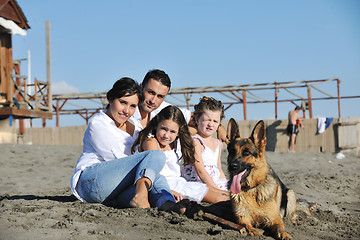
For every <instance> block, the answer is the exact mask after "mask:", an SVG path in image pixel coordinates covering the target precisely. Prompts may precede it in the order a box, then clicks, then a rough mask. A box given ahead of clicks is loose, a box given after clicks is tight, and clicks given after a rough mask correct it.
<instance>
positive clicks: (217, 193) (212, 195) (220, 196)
mask: <svg viewBox="0 0 360 240" xmlns="http://www.w3.org/2000/svg"><path fill="white" fill-rule="evenodd" d="M228 200H230V197H229V192H227V191H224V190H220V189H215V188H212V187H210V188H209V191H207V193H206V194H205V196H204V198H203V199H202V201H203V202H208V203H218V202H223V201H228Z"/></svg>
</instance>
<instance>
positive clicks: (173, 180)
mask: <svg viewBox="0 0 360 240" xmlns="http://www.w3.org/2000/svg"><path fill="white" fill-rule="evenodd" d="M177 145H178V146H180V143H179V144H177ZM179 150H180V149H179V148H178V149H177V151H176V150H175V149H174V150H170V151H165V152H164V154H165V156H166V163H165V166H164V168H163V169H162V170H161V172H160V174H161V175H163V176H165V177H166V180H167V181H168V183H169V186H170V189H171V190H174V191H176V192H178V193H180V194H181V195H182V197H183V198H184V199H189V200H192V201H195V202H197V203H200V202H201V201H202V199H203V198H204V196H205V194H206V193H207V191H208V190H209V189H208V187H207V186H206V184H204V183H201V182H188V181H186V179H185V178H183V177H181V171H180V169H181V167H180V160H181V151H179Z"/></svg>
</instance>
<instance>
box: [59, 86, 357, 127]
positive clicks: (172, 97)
mask: <svg viewBox="0 0 360 240" xmlns="http://www.w3.org/2000/svg"><path fill="white" fill-rule="evenodd" d="M332 83H335V85H334V86H333V88H334V90H333V92H336V94H334V93H332V94H330V93H328V92H325V91H324V90H323V88H322V87H321V86H320V85H330V84H332ZM327 87H328V86H327ZM294 89H303V90H305V91H303V92H305V94H302V95H301V94H299V93H296V92H295V91H294ZM314 90H315V91H317V92H318V93H320V94H321V97H313V93H312V91H314ZM255 92H259V93H257V94H255ZM264 92H270V96H271V97H269V98H266V97H264V94H263V93H264ZM280 93H281V94H280ZM283 93H287V95H285V94H283ZM209 94H211V95H210V96H213V94H219V98H218V99H220V100H221V101H222V102H223V104H224V106H225V110H227V109H229V108H230V107H232V106H235V105H237V104H241V105H242V106H243V119H244V120H247V119H248V118H247V105H248V104H256V103H273V104H274V112H275V116H274V119H275V120H276V119H278V104H279V103H283V102H291V103H293V104H294V105H297V104H296V102H298V103H301V104H300V105H301V107H302V108H303V112H304V114H303V115H304V116H305V112H306V111H307V112H308V117H306V118H310V119H312V118H313V110H312V105H313V101H317V100H336V101H337V109H338V117H339V118H341V102H340V100H341V99H349V98H360V96H340V80H339V79H324V80H309V81H306V80H301V81H296V82H271V83H259V84H256V83H255V84H244V85H227V86H219V87H214V86H207V87H197V88H196V87H186V88H176V89H172V90H171V91H170V93H169V94H168V96H167V97H166V101H167V102H169V103H171V104H174V105H176V106H178V107H186V108H188V109H189V108H190V107H192V106H193V105H194V104H196V103H197V102H198V99H199V97H202V96H204V95H209ZM284 96H287V97H284ZM79 100H82V101H84V100H89V101H93V102H96V103H97V107H96V106H95V107H91V108H88V107H82V106H80V105H79V104H74V101H79ZM53 101H54V102H56V105H55V106H53V107H54V114H56V126H57V127H59V126H60V115H69V114H79V115H80V116H81V117H82V118H84V119H85V121H86V124H87V123H88V120H89V119H90V118H91V117H92V116H93V115H94V114H95V113H97V112H98V111H99V110H100V109H102V108H104V107H105V106H106V104H107V101H106V92H97V93H81V94H62V95H54V96H53ZM194 101H196V102H195V103H194ZM69 105H72V106H75V108H73V107H72V108H69ZM92 106H94V104H92Z"/></svg>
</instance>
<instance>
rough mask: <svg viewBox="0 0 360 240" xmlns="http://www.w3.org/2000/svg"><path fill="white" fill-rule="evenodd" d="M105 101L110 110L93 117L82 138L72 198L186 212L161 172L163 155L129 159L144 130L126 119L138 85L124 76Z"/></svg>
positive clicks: (139, 155) (136, 99) (138, 96)
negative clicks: (138, 135) (81, 149)
mask: <svg viewBox="0 0 360 240" xmlns="http://www.w3.org/2000/svg"><path fill="white" fill-rule="evenodd" d="M106 97H107V100H108V102H109V104H108V106H107V108H106V109H105V110H102V111H100V112H99V113H97V114H96V115H95V116H94V117H93V118H92V119H91V121H90V123H89V125H88V127H87V129H86V132H85V134H84V140H83V143H84V146H83V153H82V154H81V156H80V158H79V159H78V161H77V164H76V168H75V171H74V174H73V176H72V178H71V190H72V192H73V194H74V195H75V196H76V197H77V198H78V199H79V200H81V201H83V202H89V203H102V204H104V205H107V206H112V207H120V208H123V207H135V208H149V207H158V208H159V209H160V210H165V211H176V212H179V213H183V212H184V211H185V209H184V208H185V207H183V206H182V205H181V204H182V203H179V204H176V203H175V199H174V197H173V195H172V194H171V190H170V188H169V185H168V183H167V181H166V179H165V177H163V176H161V175H160V174H159V172H160V171H161V169H162V168H163V167H164V164H165V155H164V154H163V152H161V151H155V150H154V151H146V152H142V153H137V154H134V155H131V151H130V149H131V146H132V144H133V142H134V141H135V139H136V136H137V134H138V132H139V130H140V129H139V128H138V126H136V125H133V124H132V123H130V122H129V121H128V119H129V118H130V117H131V116H132V115H133V113H134V111H135V109H136V107H137V105H138V102H139V99H141V89H140V86H139V85H138V84H137V83H136V82H135V81H134V80H133V79H131V78H121V79H120V80H118V81H116V82H115V84H114V85H113V87H112V89H111V90H110V91H108V92H107V94H106Z"/></svg>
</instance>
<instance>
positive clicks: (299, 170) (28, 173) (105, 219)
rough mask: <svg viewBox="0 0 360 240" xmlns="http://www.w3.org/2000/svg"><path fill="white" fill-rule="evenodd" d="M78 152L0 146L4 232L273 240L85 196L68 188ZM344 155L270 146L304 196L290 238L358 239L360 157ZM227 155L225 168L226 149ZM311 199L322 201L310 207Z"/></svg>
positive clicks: (276, 165)
mask: <svg viewBox="0 0 360 240" xmlns="http://www.w3.org/2000/svg"><path fill="white" fill-rule="evenodd" d="M81 151H82V148H81V147H74V146H35V145H7V144H2V145H0V152H1V154H0V222H1V224H0V239H2V240H4V239H17V240H18V239H53V240H54V239H273V238H272V237H270V236H256V237H250V236H242V235H240V233H239V232H238V231H236V230H230V229H224V228H222V227H221V226H219V225H216V224H213V223H210V222H208V221H206V220H204V219H203V218H202V217H201V216H195V218H193V219H190V218H187V217H185V216H179V215H178V214H175V213H165V212H161V211H158V210H157V209H155V208H152V209H114V208H110V207H106V206H103V205H101V204H85V203H81V202H80V201H78V200H76V199H75V197H74V196H72V194H71V191H70V188H69V183H70V177H71V175H72V173H73V171H74V167H75V164H76V161H77V158H78V157H79V156H80V154H81ZM344 155H345V158H343V159H337V158H336V154H329V153H295V154H292V153H274V152H267V153H266V156H267V160H268V162H269V163H270V164H271V166H272V167H273V169H274V170H275V171H276V172H277V174H278V175H279V176H280V178H281V179H282V181H283V182H284V183H285V184H286V185H287V186H288V187H290V188H293V189H294V190H295V192H296V194H297V198H298V199H299V202H300V204H299V210H298V212H297V213H298V219H297V222H296V223H295V224H294V223H291V222H289V221H285V227H286V229H287V231H288V232H289V233H290V234H291V235H292V236H293V239H300V240H302V239H312V240H314V239H334V240H335V239H360V227H359V226H360V200H359V196H360V187H359V186H360V164H359V162H360V159H359V158H356V156H355V154H353V153H351V152H349V153H344ZM222 159H223V169H224V172H226V162H225V159H226V150H224V151H223V153H222ZM309 204H310V205H312V204H317V206H318V207H317V208H316V209H314V210H312V211H311V212H309V211H306V208H305V207H303V206H309ZM225 207H226V206H225ZM225 213H226V211H222V212H221V214H220V215H226V214H225ZM308 213H310V214H311V215H308ZM225 218H226V216H225ZM229 218H230V217H229Z"/></svg>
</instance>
